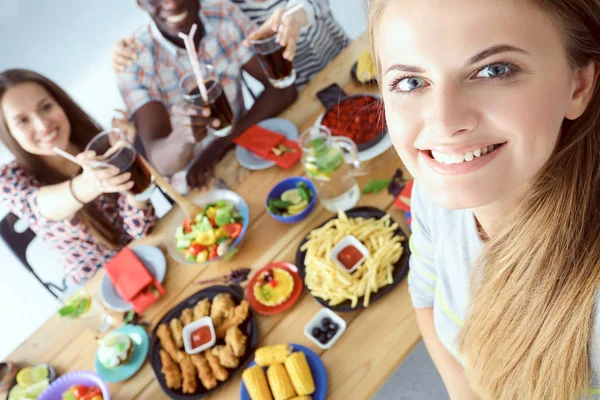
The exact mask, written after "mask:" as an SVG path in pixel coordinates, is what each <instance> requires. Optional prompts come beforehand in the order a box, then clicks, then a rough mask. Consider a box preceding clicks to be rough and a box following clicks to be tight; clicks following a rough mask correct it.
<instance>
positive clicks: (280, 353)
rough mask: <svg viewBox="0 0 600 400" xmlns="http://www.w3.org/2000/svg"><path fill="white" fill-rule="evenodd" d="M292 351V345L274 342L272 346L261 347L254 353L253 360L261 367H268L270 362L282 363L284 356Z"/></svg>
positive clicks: (286, 356)
mask: <svg viewBox="0 0 600 400" xmlns="http://www.w3.org/2000/svg"><path fill="white" fill-rule="evenodd" d="M291 353H292V347H291V346H290V345H288V344H276V345H273V346H266V347H261V348H260V349H258V350H256V354H254V361H255V362H256V363H257V364H258V365H260V366H261V367H268V366H269V365H271V364H275V363H279V364H283V362H284V361H285V359H286V358H288V356H289V355H290V354H291Z"/></svg>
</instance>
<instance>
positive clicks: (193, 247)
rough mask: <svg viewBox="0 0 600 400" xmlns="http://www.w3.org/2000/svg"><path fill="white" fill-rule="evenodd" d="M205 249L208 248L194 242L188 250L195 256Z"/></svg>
mask: <svg viewBox="0 0 600 400" xmlns="http://www.w3.org/2000/svg"><path fill="white" fill-rule="evenodd" d="M204 249H206V247H205V246H203V245H201V244H198V243H194V244H192V245H191V246H190V247H189V248H188V252H189V253H190V254H191V255H193V256H197V255H198V253H200V252H201V251H202V250H204Z"/></svg>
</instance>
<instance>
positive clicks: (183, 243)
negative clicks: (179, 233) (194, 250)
mask: <svg viewBox="0 0 600 400" xmlns="http://www.w3.org/2000/svg"><path fill="white" fill-rule="evenodd" d="M191 244H192V241H191V240H190V239H179V240H177V243H176V244H175V246H176V247H177V248H178V249H182V250H184V249H187V248H188V247H190V245H191Z"/></svg>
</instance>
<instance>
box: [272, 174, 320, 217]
mask: <svg viewBox="0 0 600 400" xmlns="http://www.w3.org/2000/svg"><path fill="white" fill-rule="evenodd" d="M299 182H304V183H305V184H306V186H308V188H309V189H310V190H311V191H312V192H313V197H312V198H311V199H310V202H309V203H308V206H306V208H305V209H304V210H302V212H300V213H299V214H296V215H290V216H288V217H284V216H283V215H276V214H273V213H272V212H271V210H269V209H268V208H269V200H270V199H278V198H280V197H281V195H282V194H283V192H285V191H286V190H288V189H296V188H297V187H298V186H297V185H298V183H299ZM316 203H317V189H316V188H315V185H313V183H312V182H311V181H310V179H307V178H304V177H302V176H292V177H291V178H287V179H284V180H282V181H281V182H279V183H278V184H277V185H275V186H274V187H273V189H271V191H270V192H269V195H268V196H267V201H266V203H265V206H266V207H267V211H269V214H271V216H272V217H273V218H275V219H276V220H277V221H279V222H283V223H284V224H295V223H296V222H300V221H302V220H303V219H304V218H306V217H308V215H309V214H310V213H311V212H312V210H313V209H314V208H315V204H316Z"/></svg>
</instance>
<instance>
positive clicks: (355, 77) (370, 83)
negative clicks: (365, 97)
mask: <svg viewBox="0 0 600 400" xmlns="http://www.w3.org/2000/svg"><path fill="white" fill-rule="evenodd" d="M357 68H358V62H355V63H354V64H352V69H351V70H350V76H351V77H352V79H354V81H355V82H356V83H360V84H361V85H377V79H371V80H370V81H366V82H361V81H360V80H359V79H358V75H357V74H356V70H357Z"/></svg>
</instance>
